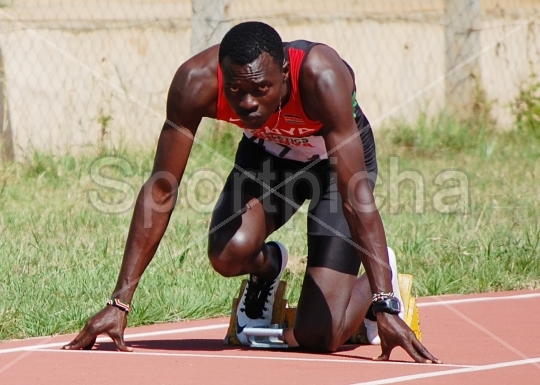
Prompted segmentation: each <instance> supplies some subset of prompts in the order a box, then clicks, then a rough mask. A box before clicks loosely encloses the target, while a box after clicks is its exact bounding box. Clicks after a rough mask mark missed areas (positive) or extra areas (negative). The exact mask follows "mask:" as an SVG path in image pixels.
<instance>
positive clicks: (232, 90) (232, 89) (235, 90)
mask: <svg viewBox="0 0 540 385" xmlns="http://www.w3.org/2000/svg"><path fill="white" fill-rule="evenodd" d="M238 90H239V88H238V87H229V91H231V92H238Z"/></svg>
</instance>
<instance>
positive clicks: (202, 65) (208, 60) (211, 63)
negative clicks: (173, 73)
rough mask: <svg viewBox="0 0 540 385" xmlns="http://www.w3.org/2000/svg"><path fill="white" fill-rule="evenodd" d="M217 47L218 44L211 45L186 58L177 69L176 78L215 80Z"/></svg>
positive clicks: (187, 80)
mask: <svg viewBox="0 0 540 385" xmlns="http://www.w3.org/2000/svg"><path fill="white" fill-rule="evenodd" d="M218 49H219V46H218V45H215V46H212V47H210V48H207V49H205V50H204V51H201V52H200V53H198V54H196V55H194V56H192V57H191V58H189V59H188V60H186V61H185V62H184V63H183V64H182V65H181V66H180V68H179V69H178V75H179V76H177V78H178V80H179V81H182V82H193V81H195V82H200V81H204V82H208V81H210V82H212V81H217V65H218Z"/></svg>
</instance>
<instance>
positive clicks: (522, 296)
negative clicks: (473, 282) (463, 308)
mask: <svg viewBox="0 0 540 385" xmlns="http://www.w3.org/2000/svg"><path fill="white" fill-rule="evenodd" d="M536 297H540V293H530V294H516V295H507V296H499V297H479V298H462V299H450V300H446V301H445V300H440V301H438V300H435V301H433V302H418V303H417V306H418V307H430V306H445V305H455V304H458V303H472V302H489V301H502V300H515V299H529V298H536Z"/></svg>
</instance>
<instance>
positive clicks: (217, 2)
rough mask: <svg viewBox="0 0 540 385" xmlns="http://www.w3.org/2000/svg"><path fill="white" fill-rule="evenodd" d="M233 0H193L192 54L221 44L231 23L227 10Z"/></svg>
mask: <svg viewBox="0 0 540 385" xmlns="http://www.w3.org/2000/svg"><path fill="white" fill-rule="evenodd" d="M230 2H231V0H192V1H191V9H192V12H193V15H192V16H191V45H190V54H191V55H195V54H196V53H199V52H200V51H202V50H203V49H205V48H208V47H209V46H211V45H213V44H216V43H219V42H220V41H221V39H222V38H223V35H225V33H226V32H227V31H228V30H229V28H230V26H231V23H230V21H229V20H228V17H227V10H228V6H229V3H230Z"/></svg>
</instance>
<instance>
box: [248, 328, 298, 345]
mask: <svg viewBox="0 0 540 385" xmlns="http://www.w3.org/2000/svg"><path fill="white" fill-rule="evenodd" d="M280 326H281V325H271V326H270V327H268V328H244V334H245V335H246V336H247V338H248V341H249V346H251V347H252V348H259V349H287V348H288V347H289V346H288V345H287V344H286V343H285V342H284V341H283V328H280Z"/></svg>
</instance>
